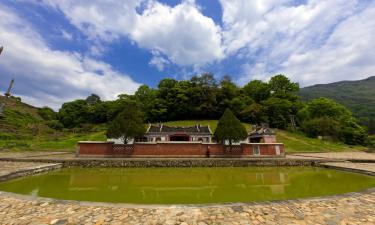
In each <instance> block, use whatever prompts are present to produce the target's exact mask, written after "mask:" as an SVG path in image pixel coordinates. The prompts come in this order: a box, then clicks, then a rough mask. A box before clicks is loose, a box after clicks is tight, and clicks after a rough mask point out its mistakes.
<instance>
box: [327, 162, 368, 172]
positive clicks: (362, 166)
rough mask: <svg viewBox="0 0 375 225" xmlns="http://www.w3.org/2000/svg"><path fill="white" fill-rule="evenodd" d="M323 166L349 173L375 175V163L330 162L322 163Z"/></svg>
mask: <svg viewBox="0 0 375 225" xmlns="http://www.w3.org/2000/svg"><path fill="white" fill-rule="evenodd" d="M321 165H324V166H326V167H329V168H335V169H345V170H349V171H357V172H360V171H364V172H366V173H367V174H373V175H375V163H351V162H329V163H321Z"/></svg>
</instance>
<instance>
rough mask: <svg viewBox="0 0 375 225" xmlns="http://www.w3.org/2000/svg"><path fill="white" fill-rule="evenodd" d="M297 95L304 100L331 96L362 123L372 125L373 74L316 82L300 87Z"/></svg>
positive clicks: (374, 105)
mask: <svg viewBox="0 0 375 225" xmlns="http://www.w3.org/2000/svg"><path fill="white" fill-rule="evenodd" d="M299 95H300V96H301V97H302V100H304V101H309V100H311V99H315V98H319V97H326V98H331V99H333V100H335V101H337V102H339V103H340V104H342V105H344V106H346V107H347V108H349V109H350V110H351V111H352V112H353V115H354V116H355V117H357V118H358V119H359V120H360V121H361V122H362V123H363V124H365V125H367V126H369V124H371V123H372V125H371V126H370V127H372V126H374V123H375V122H374V121H375V76H372V77H369V78H367V79H364V80H357V81H340V82H335V83H330V84H317V85H313V86H310V87H305V88H301V90H300V92H299ZM370 120H372V122H371V121H370ZM372 129H373V128H372Z"/></svg>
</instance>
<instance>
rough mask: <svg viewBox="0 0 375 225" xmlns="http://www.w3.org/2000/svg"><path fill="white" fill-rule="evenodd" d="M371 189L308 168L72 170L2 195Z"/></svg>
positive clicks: (22, 183)
mask: <svg viewBox="0 0 375 225" xmlns="http://www.w3.org/2000/svg"><path fill="white" fill-rule="evenodd" d="M344 183H345V185H342V184H344ZM373 186H375V179H374V178H372V177H368V176H364V175H359V174H352V173H344V172H339V171H333V170H327V169H321V168H311V167H250V168H127V169H125V168H105V169H82V168H73V169H64V170H61V171H55V172H51V173H48V174H43V175H38V176H34V177H27V178H22V179H17V180H14V181H9V182H5V183H1V184H0V190H5V191H12V192H16V193H23V194H29V195H34V196H44V197H53V198H60V199H75V200H87V201H107V202H129V203H210V202H248V201H254V200H274V199H288V198H300V197H310V196H319V195H329V194H336V193H344V192H349V191H358V190H361V189H364V188H369V187H373Z"/></svg>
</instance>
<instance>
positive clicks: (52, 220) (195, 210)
mask: <svg viewBox="0 0 375 225" xmlns="http://www.w3.org/2000/svg"><path fill="white" fill-rule="evenodd" d="M374 223H375V190H372V191H369V192H368V193H354V194H346V195H341V196H335V197H326V198H313V199H303V200H289V201H279V202H260V203H249V204H234V205H218V206H152V205H151V206H129V205H123V204H105V203H103V204H101V203H87V202H74V201H61V200H60V201H59V200H48V199H41V198H37V199H32V198H30V199H27V198H22V197H19V196H15V195H12V194H8V193H4V192H0V224H92V225H93V224H96V225H99V224H155V225H156V224H171V225H172V224H183V225H188V224H192V225H193V224H194V225H205V224H288V225H289V224H372V225H373V224H374Z"/></svg>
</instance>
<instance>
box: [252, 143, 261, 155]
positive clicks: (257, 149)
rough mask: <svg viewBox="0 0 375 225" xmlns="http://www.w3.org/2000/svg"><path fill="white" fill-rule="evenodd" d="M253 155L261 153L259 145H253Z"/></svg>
mask: <svg viewBox="0 0 375 225" xmlns="http://www.w3.org/2000/svg"><path fill="white" fill-rule="evenodd" d="M253 155H260V148H259V145H254V146H253Z"/></svg>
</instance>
